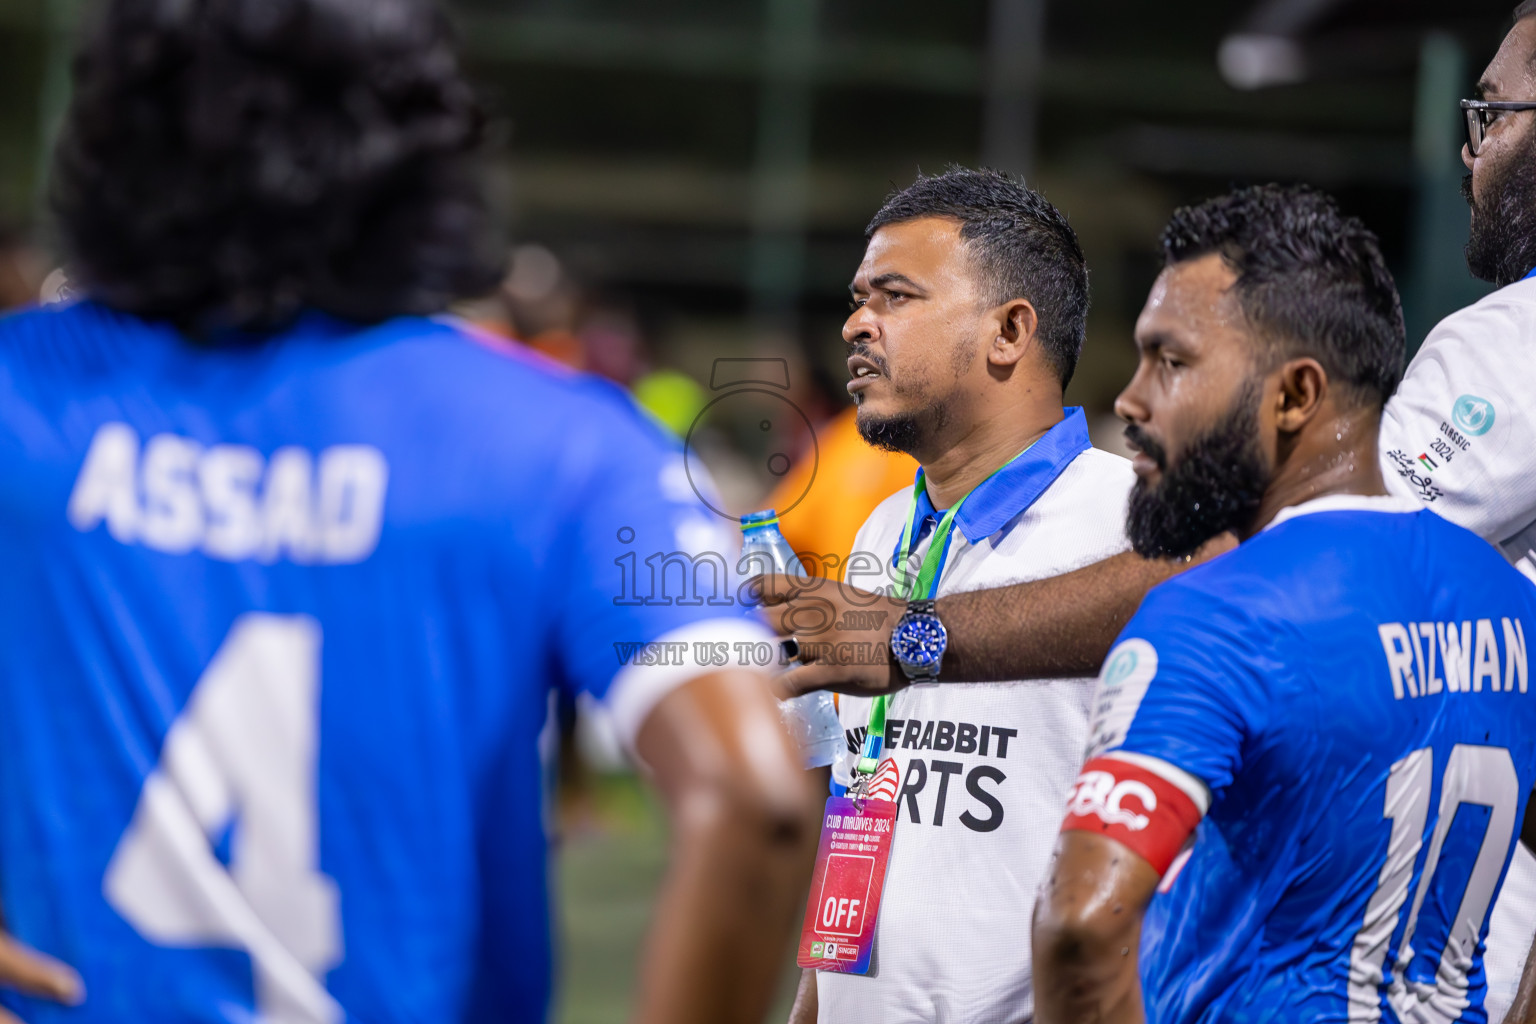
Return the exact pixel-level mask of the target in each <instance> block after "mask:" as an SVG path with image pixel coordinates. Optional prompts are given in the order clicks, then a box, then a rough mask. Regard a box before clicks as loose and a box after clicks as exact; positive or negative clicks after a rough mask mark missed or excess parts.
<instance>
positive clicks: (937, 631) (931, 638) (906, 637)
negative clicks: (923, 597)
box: [891, 601, 949, 683]
mask: <svg viewBox="0 0 1536 1024" xmlns="http://www.w3.org/2000/svg"><path fill="white" fill-rule="evenodd" d="M934 607H935V606H934V602H932V601H908V602H907V610H906V611H905V612H903V613H902V616H901V618H899V619H897V620H896V625H895V627H894V628H893V629H892V630H891V656H892V657H894V658H895V659H896V664H898V665H900V666H901V671H902V673H903V674H904V675H906V677H907V680H908V682H913V683H936V682H938V681H939V667H940V666H941V665H942V664H943V662H944V650H945V648H947V647H948V646H949V633H948V632H947V631H946V630H945V629H944V623H942V622H940V621H939V617H938V615H937V614H936V613H935V611H934Z"/></svg>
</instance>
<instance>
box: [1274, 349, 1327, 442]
mask: <svg viewBox="0 0 1536 1024" xmlns="http://www.w3.org/2000/svg"><path fill="white" fill-rule="evenodd" d="M1329 386H1330V385H1329V381H1328V373H1327V371H1326V370H1324V369H1323V367H1322V364H1321V363H1319V362H1318V361H1317V360H1316V359H1311V358H1305V359H1292V360H1290V361H1288V362H1286V363H1284V364H1282V365H1281V367H1280V394H1279V406H1278V408H1276V410H1275V426H1276V427H1278V428H1279V429H1280V430H1282V431H1285V432H1286V433H1288V434H1294V433H1295V432H1297V431H1298V430H1300V429H1301V428H1302V427H1304V426H1306V424H1307V422H1308V421H1309V420H1311V419H1312V417H1314V416H1316V415H1317V411H1318V410H1319V409H1321V408H1322V405H1323V401H1324V400H1325V399H1326V398H1327V397H1328V389H1329Z"/></svg>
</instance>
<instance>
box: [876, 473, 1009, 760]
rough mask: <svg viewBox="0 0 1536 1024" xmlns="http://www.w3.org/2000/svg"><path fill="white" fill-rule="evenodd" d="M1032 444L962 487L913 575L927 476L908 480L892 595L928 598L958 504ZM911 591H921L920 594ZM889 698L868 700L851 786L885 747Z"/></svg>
mask: <svg viewBox="0 0 1536 1024" xmlns="http://www.w3.org/2000/svg"><path fill="white" fill-rule="evenodd" d="M1032 447H1034V445H1033V444H1031V445H1029V446H1027V447H1026V448H1025V449H1024V451H1021V452H1019V454H1018V455H1015V456H1014V457H1013V458H1012V459H1009V460H1008V461H1007V462H1005V463H1004V464H1003V465H1002V466H999V467H998V468H997V469H994V470H993V471H992V472H991V473H988V474H987V478H986V480H983V481H982V482H981V484H977V485H976V487H973V488H971V489H970V490H969V491H966V492H965V494H964V496H962V497H961V498H960V500H959V501H957V502H955V503H954V504H953V505H951V506H950V507H949V510H948V511H947V512H945V513H944V514H943V515H942V516H940V517H939V523H938V525H937V526H936V527H934V530H933V540H932V541H931V542H930V543H929V545H928V550H927V551H926V552H924V553H923V560H922V562H921V563H920V564H919V566H918V570H917V575H916V576H915V577H914V576H913V575H912V574H911V573H909V572H908V571H907V566H908V562H909V559H910V558H911V556H912V542H913V537H914V536H916V534H917V532H918V524H917V502H918V499H919V498H920V497H921V496H922V495H924V494H926V493H927V491H928V480H927V477H926V475H919V476H918V478H917V480H916V481H915V482H914V483H913V484H912V500H911V501H910V502H908V504H907V520H906V525H905V526H904V527H903V528H902V531H901V547H900V548H899V549H898V550H897V553H896V592H895V596H896V597H897V598H898V599H900V600H902V601H912V600H924V601H931V600H933V599H934V596H935V595H936V594H937V593H938V590H939V577H940V576H942V575H943V574H944V563H945V561H947V560H948V558H949V545H950V541H952V540H953V539H954V537H953V531H954V525H955V516H956V515H958V514H959V512H960V506H962V505H964V504H965V499H966V498H969V497H970V496H971V495H973V494H975V493H976V490H977V488H979V487H981V485H982V484H984V483H986V482H987V480H991V479H992V478H993V477H994V476H996V475H997V474H998V473H999V472H1001V471H1002V470H1003V469H1004V468H1005V467H1006V466H1008V465H1011V464H1012V463H1013V461H1014V459H1017V458H1019V457H1020V456H1022V455H1023V454H1024V452H1027V451H1029V449H1030V448H1032ZM915 595H922V596H921V597H920V598H919V597H916V596H915ZM890 702H891V698H890V695H888V694H881V695H880V696H878V697H876V698H874V699H873V700H872V701H870V703H869V725H868V728H867V729H866V730H865V734H864V747H863V749H862V750H861V751H860V753H859V763H858V766H857V771H858V775H859V776H860V777H859V778H858V779H855V780H854V786H853V789H855V790H862V789H863V788H864V786H865V784H867V783H868V781H869V779H870V777H871V776H872V775H874V774H875V770H876V769H877V768H879V767H880V755H881V753H882V752H883V751H884V749H885V713H886V709H887V708H888V707H889V706H890Z"/></svg>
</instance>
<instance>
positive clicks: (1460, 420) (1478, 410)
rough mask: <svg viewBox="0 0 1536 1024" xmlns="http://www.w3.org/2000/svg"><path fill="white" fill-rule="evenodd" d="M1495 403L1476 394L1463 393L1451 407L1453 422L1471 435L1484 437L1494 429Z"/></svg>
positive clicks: (1463, 431) (1457, 427)
mask: <svg viewBox="0 0 1536 1024" xmlns="http://www.w3.org/2000/svg"><path fill="white" fill-rule="evenodd" d="M1493 420H1494V411H1493V403H1492V402H1490V401H1488V399H1486V398H1479V397H1478V396H1476V395H1462V396H1461V397H1460V398H1458V399H1456V404H1455V405H1454V406H1452V407H1451V422H1452V423H1454V424H1456V429H1458V430H1460V431H1461V432H1462V433H1464V434H1466V435H1468V436H1469V437H1482V436H1483V435H1484V434H1486V433H1488V431H1490V430H1492V429H1493Z"/></svg>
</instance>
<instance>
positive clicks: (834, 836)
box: [795, 796, 896, 974]
mask: <svg viewBox="0 0 1536 1024" xmlns="http://www.w3.org/2000/svg"><path fill="white" fill-rule="evenodd" d="M895 827H896V804H894V803H892V802H891V801H889V800H872V799H868V798H863V799H853V798H851V797H841V796H834V797H832V798H830V799H829V800H828V801H827V808H826V814H825V816H824V817H823V818H822V827H821V845H820V847H819V848H818V849H817V851H816V872H815V874H814V875H812V876H811V893H810V898H809V899H808V900H807V901H806V907H805V927H804V928H803V929H801V932H800V949H799V953H798V955H797V956H796V957H795V962H796V963H797V964H799V965H800V966H801V967H813V968H815V969H816V970H818V971H837V972H839V973H842V974H867V973H869V960H870V953H871V952H872V951H873V949H874V945H875V919H876V917H877V916H878V914H879V911H880V893H881V891H882V890H883V889H884V888H885V864H886V861H887V860H888V859H889V858H890V854H891V835H892V833H893V832H894V830H895Z"/></svg>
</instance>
